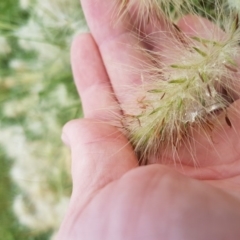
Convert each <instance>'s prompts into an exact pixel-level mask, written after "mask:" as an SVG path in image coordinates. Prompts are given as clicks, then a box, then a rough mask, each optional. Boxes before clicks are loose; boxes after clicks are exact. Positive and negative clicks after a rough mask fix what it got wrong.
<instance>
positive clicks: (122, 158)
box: [63, 119, 138, 207]
mask: <svg viewBox="0 0 240 240" xmlns="http://www.w3.org/2000/svg"><path fill="white" fill-rule="evenodd" d="M63 140H64V141H65V142H66V143H67V145H68V146H69V147H70V149H71V155H72V178H73V193H72V200H71V201H77V205H78V206H82V207H83V206H84V205H85V204H87V203H88V201H89V199H90V198H91V197H92V196H93V195H94V193H95V192H96V191H98V190H100V189H101V188H103V187H104V186H106V185H107V184H108V183H110V182H112V181H114V180H117V179H119V178H120V177H121V176H122V175H123V174H125V173H126V172H128V171H129V170H131V169H133V168H135V167H137V166H138V162H137V158H136V156H135V154H134V152H133V150H132V147H131V145H130V144H129V142H128V140H127V139H126V138H125V136H124V135H123V134H122V133H121V132H120V131H119V130H118V129H117V128H115V127H113V126H110V125H108V124H107V123H104V122H100V121H98V120H93V119H92V120H90V119H81V120H73V121H71V122H69V123H67V124H66V125H65V126H64V128H63Z"/></svg>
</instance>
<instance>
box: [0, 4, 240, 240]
mask: <svg viewBox="0 0 240 240" xmlns="http://www.w3.org/2000/svg"><path fill="white" fill-rule="evenodd" d="M189 1H192V3H193V4H194V8H195V11H196V12H198V13H200V14H202V15H204V16H207V17H209V18H211V17H212V16H213V17H216V16H215V15H216V14H217V12H216V11H214V7H215V6H216V5H215V4H216V2H218V3H219V4H223V3H227V2H228V3H229V4H230V6H231V7H233V8H236V9H237V11H238V12H239V11H240V1H237V0H228V1H225V0H218V1H215V0H189ZM171 9H172V11H173V13H175V14H176V13H177V11H175V12H174V9H173V8H171ZM176 15H177V14H176ZM85 31H87V26H86V22H85V20H84V17H83V13H82V10H81V6H80V4H79V0H0V240H15V239H17V240H48V239H51V240H53V239H54V234H55V232H56V230H57V229H58V227H59V224H60V222H61V219H62V217H63V215H64V212H65V210H66V207H67V205H68V201H69V196H70V193H71V177H70V154H69V152H68V150H67V148H66V147H64V146H63V144H62V142H61V140H60V136H61V129H62V126H63V125H64V124H65V123H66V122H67V121H69V120H70V119H74V118H79V117H82V109H81V103H80V100H79V97H78V95H77V92H76V90H75V86H74V83H73V77H72V73H71V67H70V60H69V59H70V56H69V50H70V45H71V42H72V39H73V38H74V36H75V35H77V34H79V33H81V32H85Z"/></svg>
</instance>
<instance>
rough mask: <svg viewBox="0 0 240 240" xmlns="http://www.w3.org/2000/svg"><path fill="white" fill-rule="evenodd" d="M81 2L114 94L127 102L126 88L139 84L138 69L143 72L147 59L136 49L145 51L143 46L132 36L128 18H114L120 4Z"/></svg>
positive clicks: (94, 0)
mask: <svg viewBox="0 0 240 240" xmlns="http://www.w3.org/2000/svg"><path fill="white" fill-rule="evenodd" d="M81 2H82V7H83V10H84V13H85V17H86V19H87V22H88V25H89V28H90V30H91V33H92V35H93V37H94V39H95V41H96V43H97V45H98V47H99V51H100V53H101V56H102V58H103V62H104V64H105V67H106V70H107V73H108V76H109V78H110V80H111V84H112V87H113V89H114V92H115V94H116V96H117V98H118V100H119V102H120V103H122V102H124V101H126V100H127V98H126V96H127V94H126V86H130V87H131V86H135V85H138V84H141V82H142V81H141V77H140V76H141V73H139V69H143V67H142V66H141V65H142V64H143V63H144V62H145V61H147V59H146V57H145V55H144V53H143V52H140V51H137V49H139V48H140V49H142V48H144V43H143V42H141V41H140V40H139V39H138V38H137V37H136V36H134V31H133V29H132V26H131V19H130V17H128V16H125V17H124V18H121V19H117V16H116V15H114V9H116V8H118V7H120V6H119V1H117V0H105V1H101V0H82V1H81ZM116 22H117V24H116ZM145 64H146V62H145V63H144V65H145ZM134 70H137V71H134ZM124 93H125V94H124Z"/></svg>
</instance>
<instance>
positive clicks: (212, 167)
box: [58, 0, 240, 240]
mask: <svg viewBox="0 0 240 240" xmlns="http://www.w3.org/2000/svg"><path fill="white" fill-rule="evenodd" d="M117 2H118V1H114V0H105V1H100V0H82V7H83V9H84V12H85V16H86V19H87V22H88V25H89V27H90V30H91V34H84V35H81V36H79V37H78V38H76V40H75V41H74V43H73V46H72V66H73V72H74V76H75V82H76V86H77V88H78V91H79V93H80V95H81V98H82V103H83V108H84V113H85V119H83V120H74V121H71V122H70V123H68V124H67V125H66V126H65V128H64V130H63V139H64V141H65V142H66V144H68V145H69V146H70V148H71V152H72V176H73V194H72V197H71V202H70V206H69V209H68V213H67V215H66V217H65V219H64V222H63V224H62V227H61V229H60V231H59V234H58V239H104V240H105V239H114V240H117V239H149V240H153V239H179V240H180V239H240V227H239V226H240V150H239V149H240V146H238V145H239V142H240V141H239V140H238V139H239V132H240V131H239V130H240V121H239V120H240V117H239V116H238V115H237V114H236V113H237V112H238V111H237V110H238V109H239V102H238V100H236V101H235V103H233V104H232V106H230V107H229V109H228V117H229V119H231V127H230V126H229V124H227V123H226V121H225V115H224V114H222V115H220V116H219V122H221V123H222V125H221V126H220V127H219V126H215V127H214V129H213V131H212V134H211V139H209V138H206V137H205V136H204V134H202V133H201V131H196V132H195V133H194V134H195V135H194V136H195V141H194V142H195V143H194V149H195V152H196V157H197V159H196V162H197V165H196V164H195V163H193V162H192V156H191V153H190V152H189V151H186V149H184V148H183V149H181V150H180V151H179V157H180V158H181V164H176V163H174V161H173V159H171V156H169V158H168V159H166V161H164V162H163V161H162V158H159V159H161V161H160V160H159V161H158V159H155V160H154V162H157V163H158V164H152V165H149V166H145V167H139V166H138V160H137V158H136V156H135V154H134V152H133V149H132V147H131V146H130V145H129V143H128V140H127V139H126V138H125V136H123V135H122V134H121V132H120V131H118V129H116V128H115V127H113V126H110V125H108V124H107V123H103V121H101V120H102V119H104V122H106V121H105V120H106V119H107V118H111V117H112V115H109V112H108V111H109V107H112V106H113V104H115V105H116V106H117V105H118V103H123V102H124V101H126V100H127V99H126V97H125V95H124V94H123V92H124V89H123V86H126V85H131V84H138V83H139V84H141V76H139V75H138V74H137V73H130V72H125V71H122V69H121V68H116V66H115V64H113V62H115V63H116V62H118V63H123V64H124V65H129V66H133V67H137V66H136V64H137V63H136V62H134V57H135V59H141V58H142V60H143V61H144V56H141V53H139V52H137V51H136V50H135V49H136V48H131V47H129V46H131V45H132V46H136V45H137V44H141V47H144V42H141V43H139V42H138V40H137V39H136V38H134V37H133V35H132V33H131V32H130V31H129V24H128V23H129V21H131V20H130V19H128V18H127V17H126V18H123V19H122V20H121V21H119V22H118V24H117V25H114V24H112V21H113V19H112V17H113V14H112V12H111V10H112V9H113V8H114V7H116V5H117ZM134 24H136V23H134ZM210 25H211V24H209V26H210ZM201 26H202V25H201V23H200V20H199V19H198V18H197V17H193V16H188V17H186V18H184V19H182V20H181V21H180V23H179V27H180V28H182V30H183V31H186V32H187V33H188V34H191V32H194V33H195V32H198V34H199V35H200V36H201V35H204V34H205V32H204V29H203V28H202V27H201ZM161 28H164V26H159V30H161ZM147 31H156V29H154V30H153V29H152V28H151V27H149V28H148V29H147ZM149 33H150V32H148V33H147V34H149ZM126 46H127V47H126ZM163 51H164V49H163ZM129 56H131V57H129ZM119 83H121V84H119ZM116 109H117V108H116ZM116 111H118V110H116ZM117 114H119V112H117ZM109 120H110V119H109ZM111 121H112V119H111Z"/></svg>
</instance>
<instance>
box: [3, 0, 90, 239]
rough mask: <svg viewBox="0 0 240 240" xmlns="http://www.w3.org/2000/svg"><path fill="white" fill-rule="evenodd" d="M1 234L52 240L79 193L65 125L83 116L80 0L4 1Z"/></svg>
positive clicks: (7, 237)
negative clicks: (78, 67)
mask: <svg viewBox="0 0 240 240" xmlns="http://www.w3.org/2000/svg"><path fill="white" fill-rule="evenodd" d="M0 13H1V14H0V145H1V151H0V166H1V167H0V169H1V170H0V225H1V227H0V239H4V240H8V239H9V240H10V239H19V240H30V239H49V238H50V236H51V235H52V234H53V233H54V231H55V230H56V229H57V228H58V226H59V223H60V221H61V218H62V216H63V214H64V211H65V209H66V206H67V204H68V199H69V195H70V192H71V181H70V174H69V165H70V164H69V162H68V159H69V153H68V150H67V149H66V148H65V147H64V146H63V144H62V143H61V140H60V136H61V128H62V126H63V125H64V123H66V122H67V121H69V120H70V119H73V118H76V117H81V112H82V111H81V104H80V101H79V97H78V95H77V92H76V90H75V87H74V83H73V80H72V73H71V67H70V60H69V59H70V58H69V49H70V45H71V41H72V38H73V37H74V35H75V34H78V33H79V32H82V31H84V30H85V29H86V24H85V22H84V20H83V14H82V12H81V7H80V4H79V1H78V0H72V1H70V2H69V1H66V0H52V1H48V0H46V1H40V0H38V1H37V0H36V1H35V0H20V1H16V0H2V1H1V2H0Z"/></svg>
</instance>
